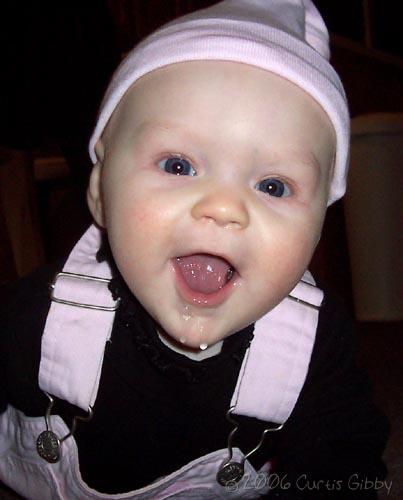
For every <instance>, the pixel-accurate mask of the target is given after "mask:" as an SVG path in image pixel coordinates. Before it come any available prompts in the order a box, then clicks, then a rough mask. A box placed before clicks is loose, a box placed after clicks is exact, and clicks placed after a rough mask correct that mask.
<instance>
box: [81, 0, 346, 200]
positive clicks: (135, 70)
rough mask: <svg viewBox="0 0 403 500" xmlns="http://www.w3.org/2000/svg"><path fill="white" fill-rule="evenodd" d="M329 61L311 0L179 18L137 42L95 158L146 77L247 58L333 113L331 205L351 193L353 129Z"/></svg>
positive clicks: (227, 4)
mask: <svg viewBox="0 0 403 500" xmlns="http://www.w3.org/2000/svg"><path fill="white" fill-rule="evenodd" d="M328 58H329V44H328V32H327V30H326V27H325V25H324V23H323V20H322V18H321V16H320V14H319V12H318V11H317V9H316V8H315V6H314V5H313V3H312V2H311V1H310V0H281V1H273V0H249V1H248V0H225V1H223V2H219V3H218V4H216V5H213V6H212V7H209V8H208V9H204V10H201V11H198V12H196V13H193V14H190V15H188V16H185V17H183V18H180V19H177V20H175V21H173V22H171V23H169V24H168V25H166V26H164V27H162V28H161V29H159V30H158V31H156V32H155V33H154V34H152V35H151V36H149V37H148V38H146V39H145V40H144V41H143V42H142V43H140V44H139V45H138V46H137V47H135V48H134V49H133V50H132V51H131V52H130V53H129V55H128V56H127V57H126V59H125V60H124V61H123V63H122V64H121V66H120V67H119V68H118V70H117V71H116V73H115V75H114V77H113V78H112V81H111V83H110V85H109V88H108V90H107V92H106V94H105V97H104V100H103V103H102V105H101V109H100V114H99V119H98V122H97V125H96V128H95V130H94V133H93V135H92V138H91V141H90V145H89V150H90V155H91V159H92V161H93V162H94V163H95V162H96V155H95V151H94V146H95V144H96V142H97V140H98V138H99V137H100V136H101V135H102V132H103V130H104V128H105V126H106V125H107V123H108V120H109V118H110V116H111V115H112V113H113V111H114V110H115V108H116V106H117V104H118V103H119V101H120V100H121V99H122V97H123V95H124V94H125V92H126V91H127V90H128V89H129V87H130V86H131V85H132V84H133V83H134V82H135V81H136V80H138V79H139V78H141V76H143V75H145V74H147V73H149V72H151V71H153V70H155V69H158V68H161V67H163V66H167V65H169V64H173V63H178V62H184V61H195V60H222V61H234V62H241V63H245V64H250V65H252V66H257V67H259V68H262V69H264V70H267V71H271V72H274V73H276V74H278V75H280V76H282V77H284V78H286V79H288V80H290V81H292V82H293V83H295V84H296V85H298V86H299V87H301V88H302V89H304V90H305V91H306V92H307V93H308V94H310V95H311V96H312V97H313V98H314V99H315V100H316V101H317V102H318V103H319V104H320V105H321V106H322V107H323V109H324V110H325V112H326V113H327V114H328V116H329V118H330V120H331V122H332V123H333V126H334V129H335V132H336V138H337V151H336V159H335V168H334V176H333V179H332V184H331V190H330V194H329V200H328V204H331V203H333V202H334V201H335V200H337V199H338V198H340V197H341V196H343V194H344V191H345V186H346V176H347V166H348V149H349V135H350V133H349V113H348V107H347V102H346V96H345V93H344V89H343V86H342V84H341V82H340V79H339V77H338V75H337V73H336V72H335V71H334V69H333V68H332V66H331V65H330V64H329V62H328Z"/></svg>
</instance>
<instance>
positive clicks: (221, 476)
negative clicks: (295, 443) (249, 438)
mask: <svg viewBox="0 0 403 500" xmlns="http://www.w3.org/2000/svg"><path fill="white" fill-rule="evenodd" d="M234 409H235V406H231V408H230V409H229V410H228V411H227V415H226V418H227V420H228V421H229V422H230V423H231V424H232V425H233V426H234V427H233V429H232V430H231V432H230V433H229V435H228V441H227V447H228V458H227V459H226V460H224V462H223V463H222V464H221V465H220V468H219V469H218V472H217V476H216V478H217V482H218V483H219V484H221V486H228V485H229V484H233V483H238V482H239V481H240V480H241V479H242V477H243V475H244V474H245V462H246V460H247V459H248V458H249V457H250V456H251V455H252V454H253V453H255V451H257V450H258V449H259V448H260V447H261V446H262V444H263V442H264V439H265V437H266V434H268V433H269V432H275V431H279V430H281V429H282V428H283V426H284V424H280V425H279V426H278V427H274V428H267V429H265V430H264V431H263V432H262V435H261V437H260V441H259V442H258V444H257V445H256V446H255V447H254V448H252V449H251V450H250V451H248V452H247V453H246V455H244V457H243V458H242V460H241V461H240V462H234V461H232V456H233V451H232V441H233V438H234V435H235V433H236V431H237V430H238V429H239V424H238V422H237V421H236V420H234V418H233V416H232V412H233V410H234Z"/></svg>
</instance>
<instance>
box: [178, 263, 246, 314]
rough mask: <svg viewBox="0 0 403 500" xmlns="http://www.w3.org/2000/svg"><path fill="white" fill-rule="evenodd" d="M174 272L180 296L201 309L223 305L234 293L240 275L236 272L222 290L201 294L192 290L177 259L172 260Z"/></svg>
mask: <svg viewBox="0 0 403 500" xmlns="http://www.w3.org/2000/svg"><path fill="white" fill-rule="evenodd" d="M172 264H173V270H174V273H175V284H176V289H177V291H178V293H179V295H180V296H181V297H182V298H183V299H184V300H186V302H189V303H190V304H193V305H196V306H199V307H214V306H218V305H220V304H222V303H223V302H224V301H225V300H226V299H227V298H228V296H229V295H230V293H231V292H232V291H233V289H234V286H235V285H236V283H237V281H236V280H237V278H238V276H239V275H238V273H237V272H236V271H234V274H233V276H232V278H231V280H230V281H228V283H226V284H225V285H224V286H223V287H222V288H220V289H219V290H217V291H216V292H213V293H208V294H206V293H200V292H195V291H194V290H192V289H191V288H190V287H189V285H188V284H187V283H186V281H185V279H184V277H183V275H182V272H181V270H180V268H179V266H178V264H177V262H176V259H172Z"/></svg>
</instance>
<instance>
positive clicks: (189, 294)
mask: <svg viewBox="0 0 403 500" xmlns="http://www.w3.org/2000/svg"><path fill="white" fill-rule="evenodd" d="M174 267H175V270H176V271H177V276H178V282H179V284H180V291H181V294H182V295H184V298H185V299H186V300H190V301H191V302H193V303H198V304H205V305H215V304H218V303H220V302H222V301H223V300H224V299H225V298H226V296H227V294H228V293H229V291H230V289H231V287H230V286H229V285H230V284H231V283H232V282H234V280H235V277H236V276H237V272H236V269H235V268H234V267H233V266H232V264H231V263H230V262H228V261H227V260H226V259H224V258H223V257H219V256H217V255H211V254H204V253H200V254H192V255H186V256H181V257H176V259H175V262H174Z"/></svg>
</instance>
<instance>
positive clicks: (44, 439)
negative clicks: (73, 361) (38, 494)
mask: <svg viewBox="0 0 403 500" xmlns="http://www.w3.org/2000/svg"><path fill="white" fill-rule="evenodd" d="M45 394H46V396H47V397H48V398H49V404H48V407H47V409H46V413H45V422H46V431H43V432H41V433H40V434H39V436H38V438H37V440H36V450H37V452H38V455H39V456H40V457H41V458H43V459H44V460H46V461H47V462H49V463H51V464H54V463H56V462H58V461H59V460H60V448H61V445H62V443H63V441H65V440H66V439H67V438H68V437H70V436H72V435H73V434H74V432H75V431H76V428H77V423H78V420H81V421H83V422H88V421H89V420H91V418H92V416H93V411H92V407H91V406H89V407H88V414H87V416H79V415H75V416H74V418H73V421H72V423H71V427H70V432H68V433H67V434H66V435H65V436H63V437H62V438H59V437H58V436H57V434H55V433H54V432H53V431H52V423H51V418H50V417H51V413H52V408H53V405H54V403H55V400H54V399H53V397H52V396H51V395H50V394H48V393H47V392H45Z"/></svg>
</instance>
